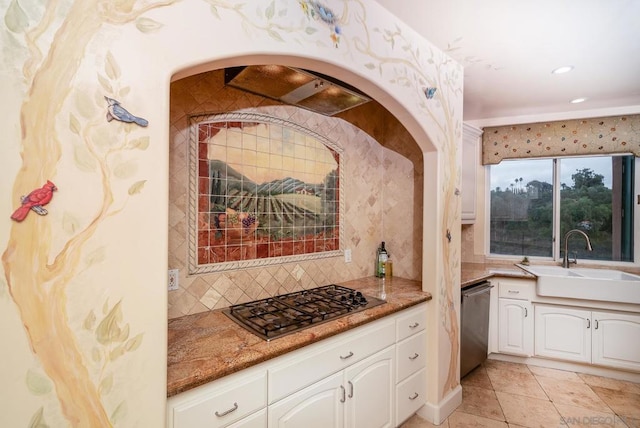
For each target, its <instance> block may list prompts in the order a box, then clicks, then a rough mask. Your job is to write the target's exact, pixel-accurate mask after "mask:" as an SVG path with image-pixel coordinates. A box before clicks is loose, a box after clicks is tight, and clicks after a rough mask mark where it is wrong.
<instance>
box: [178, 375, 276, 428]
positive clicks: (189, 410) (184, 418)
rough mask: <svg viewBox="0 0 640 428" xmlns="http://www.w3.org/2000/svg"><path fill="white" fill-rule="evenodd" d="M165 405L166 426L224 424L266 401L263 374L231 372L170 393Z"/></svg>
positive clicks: (212, 426) (210, 427)
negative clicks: (175, 393)
mask: <svg viewBox="0 0 640 428" xmlns="http://www.w3.org/2000/svg"><path fill="white" fill-rule="evenodd" d="M167 405H168V413H169V414H168V427H169V428H197V427H207V428H221V427H225V426H227V425H229V424H231V423H233V422H236V421H238V420H240V419H242V418H243V417H245V416H247V415H249V414H251V413H253V412H255V411H256V410H259V409H261V408H263V407H265V406H266V405H267V374H266V371H261V372H260V373H256V374H253V375H251V376H235V375H231V376H229V377H227V378H224V379H222V380H220V381H216V382H212V383H210V384H207V385H204V386H202V387H200V388H195V389H193V390H190V391H187V392H185V393H183V394H179V395H176V396H175V397H171V398H170V399H169V401H168V403H167ZM240 426H241V425H240Z"/></svg>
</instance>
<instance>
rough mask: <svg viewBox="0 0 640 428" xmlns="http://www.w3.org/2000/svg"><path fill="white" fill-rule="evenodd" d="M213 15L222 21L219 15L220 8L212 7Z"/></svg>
mask: <svg viewBox="0 0 640 428" xmlns="http://www.w3.org/2000/svg"><path fill="white" fill-rule="evenodd" d="M210 9H211V14H212V15H213V16H215V17H216V18H218V19H220V14H219V13H218V8H217V7H215V6H214V5H211V8H210Z"/></svg>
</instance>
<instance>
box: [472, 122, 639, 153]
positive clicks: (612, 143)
mask: <svg viewBox="0 0 640 428" xmlns="http://www.w3.org/2000/svg"><path fill="white" fill-rule="evenodd" d="M612 153H632V154H634V155H635V156H640V115H638V114H636V115H630V116H611V117H600V118H593V119H575V120H562V121H557V122H541V123H531V124H524V125H509V126H495V127H486V128H484V133H483V134H482V164H483V165H492V164H497V163H500V161H501V160H503V159H516V158H534V157H552V156H572V155H593V154H612Z"/></svg>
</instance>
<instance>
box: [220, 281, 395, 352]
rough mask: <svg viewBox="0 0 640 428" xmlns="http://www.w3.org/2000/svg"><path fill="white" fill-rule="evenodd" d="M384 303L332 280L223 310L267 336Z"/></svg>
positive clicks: (298, 328)
mask: <svg viewBox="0 0 640 428" xmlns="http://www.w3.org/2000/svg"><path fill="white" fill-rule="evenodd" d="M382 303H384V301H383V300H380V299H377V298H375V297H368V296H364V295H363V294H362V293H360V292H359V291H355V290H352V289H351V288H347V287H342V286H339V285H335V284H331V285H325V286H322V287H317V288H313V289H310V290H303V291H296V292H294V293H288V294H283V295H280V296H276V297H269V298H266V299H262V300H256V301H253V302H249V303H242V304H239V305H233V306H231V307H229V308H227V309H224V310H223V312H224V313H225V314H226V315H227V316H229V317H230V318H231V319H232V320H234V321H236V322H237V323H238V324H240V325H241V326H242V327H245V328H246V329H248V330H249V331H251V332H252V333H255V334H256V335H258V336H260V337H262V338H263V339H265V340H270V339H275V338H277V337H281V336H284V335H286V334H289V333H293V332H295V331H298V330H301V329H303V328H306V327H309V326H311V325H315V324H319V323H322V322H325V321H329V320H332V319H336V318H339V317H341V316H344V315H347V314H349V313H353V312H357V311H361V310H364V309H367V308H372V307H374V306H377V305H381V304H382Z"/></svg>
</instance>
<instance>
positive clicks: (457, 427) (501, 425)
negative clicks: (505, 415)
mask: <svg viewBox="0 0 640 428" xmlns="http://www.w3.org/2000/svg"><path fill="white" fill-rule="evenodd" d="M448 421H449V428H471V427H474V428H507V424H506V422H501V421H496V420H493V419H488V418H483V417H482V416H478V415H470V414H468V413H464V412H461V411H458V410H456V411H455V412H453V413H452V414H451V416H449V419H448Z"/></svg>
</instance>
